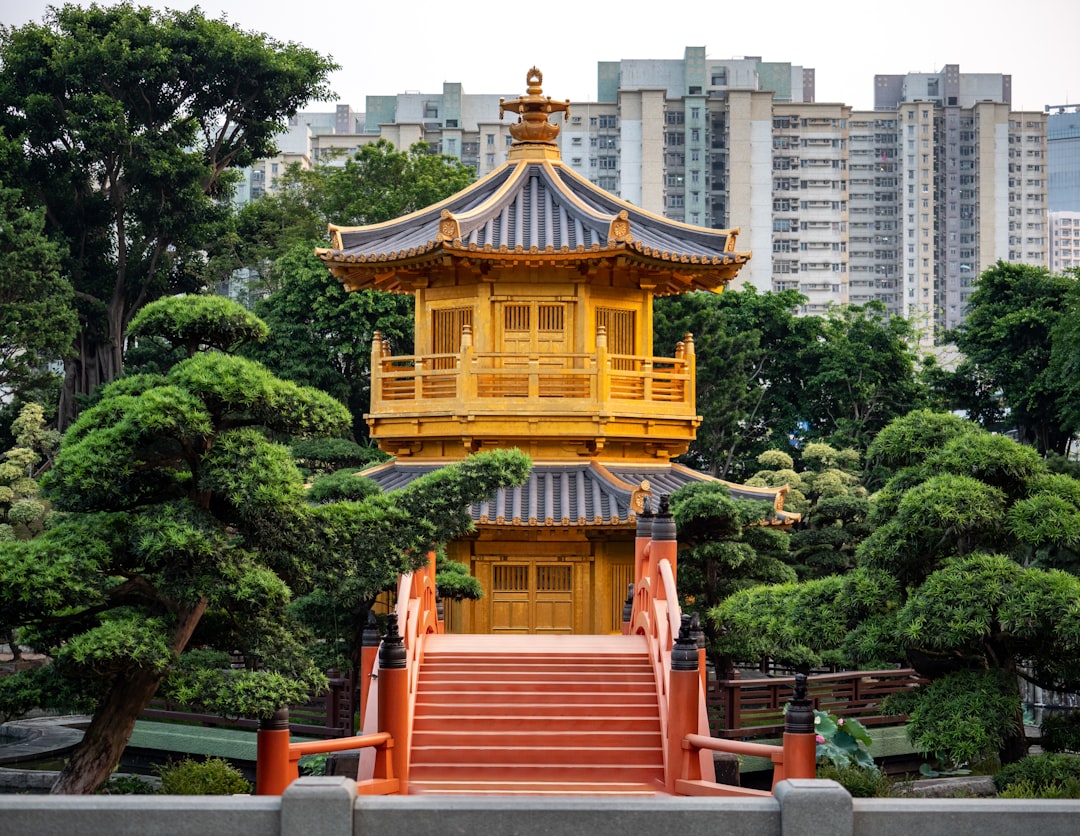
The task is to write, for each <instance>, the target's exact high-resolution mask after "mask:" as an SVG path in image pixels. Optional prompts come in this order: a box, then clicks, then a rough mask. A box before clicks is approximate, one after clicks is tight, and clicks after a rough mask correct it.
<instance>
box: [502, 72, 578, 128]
mask: <svg viewBox="0 0 1080 836" xmlns="http://www.w3.org/2000/svg"><path fill="white" fill-rule="evenodd" d="M525 83H526V84H527V85H528V86H527V88H526V89H527V93H526V95H524V96H520V97H518V98H517V99H515V100H514V101H510V102H508V101H506V100H505V99H502V98H500V99H499V118H500V119H502V117H503V114H504V113H505V112H506V111H509V112H511V113H517V114H520V115H521V118H520V119H519V120H518V121H517V122H516V123H515V124H513V125H511V126H510V136H512V137H513V138H514V140H515V142H514V145H517V144H519V143H523V142H528V143H535V142H542V143H545V144H548V145H554V144H555V137H557V136H558V135H559V126H558V125H553V124H552V123H551V122H549V121H548V116H549V115H550V114H552V113H563V114H564V116H563V119H566V117H568V116H569V115H570V100H569V99H567V100H566V101H565V102H555V101H552V100H551V96H544V95H542V94H543V92H544V90H543V87H542V86H541V85H542V84H543V83H544V74H543V73H541V72H540V70H538V69H537V68H536V67H533V68H532V69H530V70H529V72H528V74H527V75H526V76H525Z"/></svg>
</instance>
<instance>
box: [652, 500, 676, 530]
mask: <svg viewBox="0 0 1080 836" xmlns="http://www.w3.org/2000/svg"><path fill="white" fill-rule="evenodd" d="M670 499H671V496H670V494H666V493H665V494H663V495H661V497H660V510H659V511H657V513H656V516H655V517H653V523H652V538H653V540H674V539H676V538H675V520H673V519H672V518H671V509H670V507H669V501H670Z"/></svg>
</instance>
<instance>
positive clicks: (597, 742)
mask: <svg viewBox="0 0 1080 836" xmlns="http://www.w3.org/2000/svg"><path fill="white" fill-rule="evenodd" d="M552 741H554V742H552ZM567 742H572V743H573V745H575V746H588V747H597V748H611V747H616V748H618V747H630V748H641V747H653V748H656V747H658V746H659V745H660V730H659V728H657V729H645V730H640V731H622V730H606V731H601V730H597V729H595V728H591V727H589V728H578V729H565V728H563V726H562V725H561V724H560V725H556V724H544V725H538V726H537V727H536V728H518V729H507V730H502V731H477V730H472V731H463V730H461V729H459V728H457V727H455V726H446V727H444V728H438V729H437V728H431V729H417V730H414V731H413V736H412V745H413V746H416V747H432V746H444V747H445V746H453V747H460V748H468V747H478V746H480V747H493V748H494V747H498V748H502V749H525V748H532V747H537V746H539V747H551V746H556V745H557V746H563V745H565V744H566V743H567Z"/></svg>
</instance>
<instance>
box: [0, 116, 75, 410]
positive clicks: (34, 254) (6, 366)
mask: <svg viewBox="0 0 1080 836" xmlns="http://www.w3.org/2000/svg"><path fill="white" fill-rule="evenodd" d="M2 141H3V140H2V137H0V142H2ZM62 257H63V250H62V249H61V247H60V246H58V245H57V244H55V243H54V242H52V241H50V240H49V239H48V238H47V237H46V235H45V210H44V209H43V208H41V207H38V208H36V209H28V208H27V207H26V205H25V204H24V202H23V200H22V193H21V192H20V191H19V190H18V189H9V188H5V187H4V185H3V183H2V182H0V404H4V403H8V402H10V401H11V400H12V399H18V400H21V401H29V400H34V399H41V398H42V396H43V395H45V393H46V391H47V390H49V389H50V388H52V387H51V384H52V383H54V382H55V380H56V373H55V371H54V370H52V369H51V368H50V366H51V365H53V364H55V363H57V362H58V361H60V360H62V359H64V357H66V356H68V355H69V354H70V353H71V342H72V340H73V339H74V338H75V330H76V327H77V324H78V323H77V320H76V317H75V309H74V307H73V306H72V302H73V293H72V289H71V284H70V282H68V281H67V279H65V278H64V276H63V274H62V272H61V262H62Z"/></svg>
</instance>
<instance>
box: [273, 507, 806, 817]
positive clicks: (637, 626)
mask: <svg viewBox="0 0 1080 836" xmlns="http://www.w3.org/2000/svg"><path fill="white" fill-rule="evenodd" d="M676 549H677V543H676V538H675V525H674V523H673V521H672V519H671V516H670V514H669V513H668V512H667V509H666V507H663V506H662V508H661V512H660V513H659V514H658V515H657V516H656V517H652V516H645V515H642V516H640V517H639V519H638V530H637V539H636V560H635V582H634V588H633V599H632V606H629V605H630V603H631V602H630V601H629V600H628V607H627V612H626V613H625V615H624V624H623V633H624V635H622V636H571V635H553V636H546V637H545V636H540V637H537V636H508V635H451V634H446V633H444V632H443V630H442V624H441V623H440V621H439V619H438V616H437V610H436V604H435V561H434V555H431V557H430V560H429V563H428V566H427V568H426V569H425V570H423V571H420V572H416V573H414V574H412V575H409V576H404V577H402V579H401V584H400V587H399V592H398V598H397V601H398V603H397V609H396V612H395V613H394V614H393V615H392V616H391V618H390V623H391V627H390V630H389V632H388V635H387V636H386V637H385V638H384V640H383V642H382V644H381V645H380V646H379V647H371V648H368V647H365V648H364V667H365V670H364V671H362V672H361V675H362V678H363V681H364V682H365V684H367V683H371V684H370V687H366V688H365V689H364V693H363V694H362V703H363V728H364V731H365V734H363V735H361V736H359V737H347V738H340V739H337V740H331V741H319V742H314V743H293V744H290V742H289V731H288V726H287V721H282V723H281V724H278V725H277V726H275V724H274V723H273V722H270V723H264V724H263V727H262V728H261V729H260V731H259V762H258V778H257V781H256V792H257V793H259V794H263V795H276V794H280V793H281V792H283V791H284V789H285V787H287V786H288V785H289V784H290V783H291V782H292V781H293V780H295V779H296V777H297V774H298V772H297V763H298V761H299V760H300V758H301V757H302V756H303V755H306V754H314V753H317V752H328V751H340V750H345V749H358V748H359V749H363V755H362V757H361V760H360V770H359V775H358V782H359V790H360V792H361V793H364V794H406V793H442V794H466V795H478V794H482V795H514V794H522V795H537V794H549V795H684V796H685V795H740V796H751V795H768V794H769V793H767V792H763V791H761V790H753V789H747V788H741V787H736V786H730V785H726V784H718V783H716V782H715V781H714V780H713V777H714V776H713V766H712V752H713V751H724V752H734V753H738V754H743V755H757V756H764V757H768V758H770V759H771V760H772V762H773V765H774V770H773V772H774V774H773V783H774V785H775V783H776V782H778V781H780V780H783V779H784V778H813V777H814V763H815V749H816V743H815V736H814V724H813V720H814V715H813V711H812V708H811V704H810V701H809V700H808V699H806V696H805V688H803V689H802V690H801V693H800V694H797V695H796V697H795V699H793V700H792V701H791V703H790V706H789V710H788V712H787V715H786V721H785V722H786V725H785V727H784V737H783V745H781V746H771V745H765V744H760V743H745V742H741V741H733V740H725V739H722V738H717V737H712V736H711V735H710V733H709V724H708V713H707V710H706V702H705V677H704V670H705V667H704V649H699V648H698V647H697V643H696V642H695V640H694V639H693V637H692V636H691V635H690V625H689V617H686V616H682V614H681V613H680V610H679V605H678V598H677V595H676V585H675V579H676V569H677V566H676ZM399 625H400V627H401V629H400V632H399Z"/></svg>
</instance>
